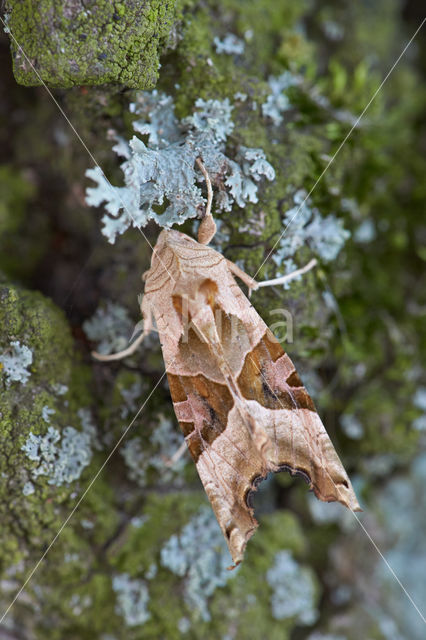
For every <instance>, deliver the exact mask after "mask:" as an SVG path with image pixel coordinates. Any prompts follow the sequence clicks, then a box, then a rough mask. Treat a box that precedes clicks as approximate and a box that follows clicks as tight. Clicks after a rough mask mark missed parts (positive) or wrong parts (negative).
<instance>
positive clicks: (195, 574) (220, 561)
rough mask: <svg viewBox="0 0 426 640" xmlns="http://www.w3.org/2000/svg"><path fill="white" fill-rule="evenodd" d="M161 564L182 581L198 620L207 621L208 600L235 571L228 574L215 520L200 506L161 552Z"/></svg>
mask: <svg viewBox="0 0 426 640" xmlns="http://www.w3.org/2000/svg"><path fill="white" fill-rule="evenodd" d="M161 564H162V565H163V567H167V568H168V569H170V571H172V572H173V573H174V574H176V575H177V576H180V577H182V578H183V588H184V598H185V600H186V602H187V603H188V605H189V606H190V607H191V609H192V610H194V611H195V614H197V613H198V615H199V616H200V617H201V619H202V620H204V621H208V620H210V612H209V609H208V601H209V598H210V596H212V594H213V593H214V592H215V590H216V589H217V588H218V587H223V586H224V585H225V584H226V583H227V582H228V580H229V579H230V578H232V577H235V575H237V572H236V571H234V572H232V573H231V572H230V571H228V567H229V566H230V564H231V558H230V555H229V551H228V548H227V546H226V543H225V540H224V537H223V535H222V532H221V530H220V528H219V525H218V524H217V520H216V518H215V516H214V515H213V513H212V511H211V509H210V508H207V507H202V508H201V509H200V510H199V512H198V513H197V514H196V515H195V516H194V517H193V518H192V519H191V520H190V522H188V524H187V525H185V526H184V528H183V529H182V531H181V532H180V534H175V535H173V536H172V537H171V538H170V539H169V540H168V542H167V543H166V544H165V545H164V546H163V548H162V549H161Z"/></svg>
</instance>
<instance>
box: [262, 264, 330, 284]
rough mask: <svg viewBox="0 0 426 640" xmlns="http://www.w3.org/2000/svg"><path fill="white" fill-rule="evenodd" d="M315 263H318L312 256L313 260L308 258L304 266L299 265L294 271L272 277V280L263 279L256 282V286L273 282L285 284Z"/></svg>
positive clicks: (312, 266)
mask: <svg viewBox="0 0 426 640" xmlns="http://www.w3.org/2000/svg"><path fill="white" fill-rule="evenodd" d="M317 264H318V263H317V260H315V258H314V259H313V260H310V261H309V262H308V264H305V266H304V267H301V268H300V269H295V271H292V272H291V273H287V274H286V275H285V276H280V277H279V278H273V279H272V280H263V281H262V282H258V283H257V287H271V286H273V285H275V284H285V283H286V282H289V281H290V280H293V279H294V278H297V276H301V275H303V274H304V273H306V272H307V271H310V270H311V269H313V268H314V267H315V266H316V265H317Z"/></svg>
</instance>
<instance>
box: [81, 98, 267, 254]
mask: <svg viewBox="0 0 426 640" xmlns="http://www.w3.org/2000/svg"><path fill="white" fill-rule="evenodd" d="M232 108H233V107H232V105H231V104H230V102H229V99H228V98H225V99H224V100H222V101H220V100H203V99H202V98H199V99H198V100H197V101H196V102H195V105H194V111H193V114H192V115H190V116H187V117H186V118H183V119H182V120H178V119H177V118H176V116H175V115H174V105H173V102H172V100H171V99H170V97H169V96H167V95H165V94H162V93H157V92H153V93H152V94H147V93H144V92H141V93H139V94H138V96H137V99H136V101H135V102H134V103H132V105H131V110H132V112H133V113H134V114H136V115H137V116H139V119H138V120H136V121H135V122H134V123H133V127H134V129H135V131H137V132H138V133H139V134H140V135H142V136H145V137H146V141H147V145H146V144H145V143H144V142H143V141H142V140H141V139H140V138H138V137H136V136H133V138H132V139H131V140H130V141H129V142H128V143H127V142H126V141H125V140H123V139H122V138H118V139H117V144H116V145H115V146H114V147H113V149H114V151H115V152H116V153H117V154H118V155H120V156H122V157H124V158H125V161H124V162H123V164H122V165H121V169H122V171H123V174H124V180H125V184H126V186H125V187H115V186H112V185H111V184H110V183H109V182H108V180H107V179H106V178H105V176H104V174H103V172H102V171H101V169H100V168H99V167H95V168H94V169H88V170H87V172H86V175H87V176H88V177H89V178H91V179H92V180H94V181H95V182H97V187H89V188H88V189H87V191H86V202H87V204H89V205H92V206H99V205H100V204H101V203H102V202H106V205H105V208H106V210H107V212H108V214H105V215H104V216H103V218H102V223H103V229H102V233H103V234H104V235H105V236H106V237H107V238H108V241H109V242H111V243H114V242H115V239H116V236H117V235H118V234H122V233H124V231H126V229H128V228H129V227H130V226H134V227H143V226H145V225H146V224H147V223H148V221H149V220H155V221H156V222H157V223H158V224H159V225H160V226H162V227H165V228H168V227H171V226H172V225H174V224H182V223H183V222H184V221H185V220H187V219H189V218H195V217H200V216H201V215H202V213H203V211H204V208H205V204H206V200H205V198H204V196H203V191H202V189H201V187H200V186H198V184H199V183H200V182H203V181H204V178H203V176H202V174H201V172H200V171H199V170H196V168H195V162H196V159H197V158H202V160H203V162H204V165H205V167H206V169H207V172H208V173H209V176H210V179H211V181H212V182H213V183H214V184H215V185H216V186H217V187H218V188H219V193H218V195H217V197H216V200H215V207H216V210H219V211H220V210H224V211H229V210H230V209H231V207H232V204H233V203H234V202H235V203H236V204H237V205H238V206H239V207H244V206H245V205H246V203H247V202H257V190H258V184H257V183H258V182H259V181H260V180H261V179H262V178H264V177H265V178H266V179H267V180H273V179H274V177H275V172H274V169H273V168H272V166H271V165H270V164H269V162H268V161H267V160H266V158H265V154H264V153H263V151H262V150H261V149H254V148H245V147H243V146H241V147H240V148H239V149H238V151H237V154H236V157H235V159H234V160H233V159H231V158H229V157H228V156H227V155H226V149H225V145H226V141H227V138H228V136H229V134H230V133H231V132H232V130H233V127H234V124H233V122H232V118H231V112H232Z"/></svg>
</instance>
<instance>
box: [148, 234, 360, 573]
mask: <svg viewBox="0 0 426 640" xmlns="http://www.w3.org/2000/svg"><path fill="white" fill-rule="evenodd" d="M233 275H237V276H238V277H240V278H242V279H243V280H244V281H245V282H246V284H247V285H248V286H249V287H250V288H256V283H255V282H254V281H253V280H252V279H251V278H249V276H247V275H246V274H245V273H244V272H243V271H241V269H239V267H237V266H236V265H234V264H233V263H231V262H229V261H227V260H225V259H224V258H223V256H221V254H219V253H218V252H216V251H215V250H214V249H212V248H210V247H207V246H205V245H201V244H200V243H197V242H196V241H195V240H192V239H191V238H189V237H188V236H186V235H185V234H182V233H179V232H177V231H162V233H161V234H160V238H159V241H158V243H157V246H156V248H155V251H154V256H153V260H152V266H151V269H150V270H149V271H148V272H147V273H146V274H145V282H146V285H145V296H144V305H143V309H142V312H143V314H147V313H148V312H149V313H152V314H153V316H154V318H155V320H156V324H157V328H158V331H159V334H160V341H161V345H162V350H163V356H164V360H165V363H166V367H167V373H168V378H169V385H170V392H171V396H172V400H173V404H174V408H175V412H176V416H177V418H178V420H179V422H180V425H181V428H182V431H183V433H184V436H185V440H186V442H187V444H188V448H189V451H190V453H191V455H192V457H193V459H194V461H195V463H196V465H197V469H198V472H199V475H200V478H201V481H202V483H203V485H204V488H205V490H206V493H207V495H208V497H209V500H210V502H211V504H212V507H213V509H214V512H215V514H216V517H217V519H218V522H219V525H220V526H221V528H222V531H223V533H224V536H225V538H226V540H227V543H228V546H229V550H230V553H231V555H232V558H233V560H234V563H235V564H234V566H235V565H236V564H238V563H239V562H240V561H241V560H242V557H243V553H244V549H245V546H246V543H247V540H248V539H249V538H250V536H251V535H252V534H253V533H254V531H255V529H256V527H257V522H256V520H255V518H254V514H253V509H252V508H251V506H250V504H249V502H250V501H249V496H250V493H251V492H252V491H254V490H255V489H256V485H257V483H258V481H259V478H263V477H265V476H266V475H267V473H268V472H270V471H274V472H277V471H279V470H281V469H284V468H285V469H288V470H290V471H291V472H292V473H296V472H298V473H301V474H303V475H305V476H306V477H308V478H309V482H310V485H311V487H312V489H313V490H314V492H315V494H316V495H317V497H318V498H320V499H321V500H324V501H332V500H337V501H339V502H341V503H342V504H344V505H345V506H347V507H349V508H350V509H353V510H358V509H359V505H358V502H357V499H356V496H355V494H354V491H353V489H352V486H351V484H350V481H349V478H348V476H347V475H346V472H345V470H344V468H343V466H342V464H341V462H340V460H339V458H338V456H337V453H336V451H335V449H334V447H333V445H332V443H331V441H330V439H329V437H328V435H327V432H326V431H325V429H324V426H323V425H322V422H321V420H320V418H319V416H318V414H317V412H316V410H315V407H314V405H313V402H312V400H311V398H310V396H309V395H308V393H307V391H306V389H305V388H304V387H303V385H302V383H301V381H300V378H299V376H298V375H297V372H296V370H295V367H294V365H293V363H292V362H291V360H290V358H289V357H288V356H287V355H286V354H285V353H284V351H283V349H282V347H281V346H280V344H279V343H278V341H277V340H276V338H275V337H274V336H273V334H271V332H270V331H269V329H268V328H267V326H266V325H265V323H264V322H263V320H262V319H261V318H260V317H259V315H258V314H257V312H256V311H255V309H254V308H253V306H252V305H251V303H250V301H249V300H248V299H247V298H246V296H245V295H244V294H243V292H242V291H241V289H240V288H239V287H238V285H237V284H236V282H235V280H234V277H233ZM185 314H186V315H185ZM185 324H186V325H187V326H185Z"/></svg>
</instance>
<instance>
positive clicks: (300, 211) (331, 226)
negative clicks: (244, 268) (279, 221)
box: [271, 189, 350, 272]
mask: <svg viewBox="0 0 426 640" xmlns="http://www.w3.org/2000/svg"><path fill="white" fill-rule="evenodd" d="M293 202H294V206H293V207H291V208H290V209H288V210H287V211H286V213H285V215H284V220H283V225H284V226H283V232H282V234H281V236H280V238H279V243H278V247H277V248H276V250H275V252H274V253H273V254H272V256H271V257H272V260H273V261H274V262H275V263H276V264H277V265H278V267H280V268H281V269H282V266H283V265H284V271H285V272H290V271H293V270H294V269H295V268H296V266H295V263H294V260H293V258H294V256H295V255H296V253H297V251H298V250H299V249H301V248H302V247H306V246H308V247H309V248H310V249H311V251H312V252H313V253H314V254H316V255H317V256H318V257H319V258H320V259H321V260H323V261H324V262H331V261H332V260H335V259H336V257H337V256H338V254H339V252H340V250H341V249H342V247H343V245H344V244H345V242H346V240H347V239H348V238H349V236H350V232H349V231H348V230H346V229H344V227H343V222H342V220H340V219H339V218H336V216H334V215H333V214H329V215H328V216H326V217H323V216H322V215H321V213H320V211H319V210H318V209H317V207H314V206H312V203H311V201H310V199H309V198H307V193H306V191H304V190H303V189H300V190H298V191H296V192H295V194H294V196H293Z"/></svg>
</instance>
